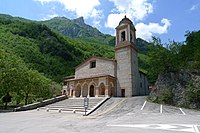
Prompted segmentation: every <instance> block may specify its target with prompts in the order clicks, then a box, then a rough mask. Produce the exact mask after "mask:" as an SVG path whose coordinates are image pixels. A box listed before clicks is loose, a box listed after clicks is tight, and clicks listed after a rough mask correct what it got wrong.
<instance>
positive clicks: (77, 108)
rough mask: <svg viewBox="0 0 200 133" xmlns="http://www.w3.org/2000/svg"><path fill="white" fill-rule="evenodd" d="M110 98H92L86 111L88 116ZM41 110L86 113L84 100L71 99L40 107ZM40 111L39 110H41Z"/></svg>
mask: <svg viewBox="0 0 200 133" xmlns="http://www.w3.org/2000/svg"><path fill="white" fill-rule="evenodd" d="M107 99H109V98H108V97H97V98H96V97H91V98H89V105H88V108H87V110H86V114H87V115H88V114H90V113H92V112H93V111H94V110H95V109H96V108H98V107H99V106H100V105H101V104H103V103H104V102H105V101H106V100H107ZM39 109H41V110H46V111H51V110H55V111H58V112H72V113H82V114H84V113H85V108H84V98H69V99H65V100H63V101H60V102H56V103H53V104H50V105H47V106H45V107H40V108H39ZM39 109H38V110H39Z"/></svg>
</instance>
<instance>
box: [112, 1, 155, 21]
mask: <svg viewBox="0 0 200 133" xmlns="http://www.w3.org/2000/svg"><path fill="white" fill-rule="evenodd" d="M109 1H110V2H113V3H114V5H115V7H116V9H114V10H112V11H117V13H118V14H124V13H125V14H129V15H130V16H129V17H130V19H135V20H136V21H137V20H143V19H144V18H145V17H146V16H147V15H148V14H150V13H153V5H152V4H151V3H150V2H148V0H109Z"/></svg>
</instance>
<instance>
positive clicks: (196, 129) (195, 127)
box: [193, 125, 200, 133]
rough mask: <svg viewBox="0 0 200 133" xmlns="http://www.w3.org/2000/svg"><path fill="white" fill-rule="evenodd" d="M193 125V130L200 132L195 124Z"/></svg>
mask: <svg viewBox="0 0 200 133" xmlns="http://www.w3.org/2000/svg"><path fill="white" fill-rule="evenodd" d="M193 127H194V130H195V133H200V132H199V129H198V127H197V125H193Z"/></svg>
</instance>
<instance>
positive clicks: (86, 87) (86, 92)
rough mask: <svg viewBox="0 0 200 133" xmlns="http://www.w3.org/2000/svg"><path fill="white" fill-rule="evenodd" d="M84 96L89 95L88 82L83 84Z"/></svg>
mask: <svg viewBox="0 0 200 133" xmlns="http://www.w3.org/2000/svg"><path fill="white" fill-rule="evenodd" d="M82 96H83V97H87V96H88V84H87V83H85V84H83V86H82Z"/></svg>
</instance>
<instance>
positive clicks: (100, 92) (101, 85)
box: [99, 83, 105, 96]
mask: <svg viewBox="0 0 200 133" xmlns="http://www.w3.org/2000/svg"><path fill="white" fill-rule="evenodd" d="M99 94H100V95H103V96H105V85H104V83H101V84H100V85H99Z"/></svg>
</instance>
